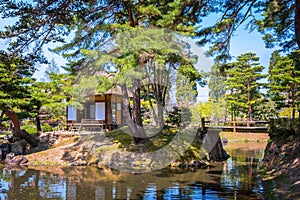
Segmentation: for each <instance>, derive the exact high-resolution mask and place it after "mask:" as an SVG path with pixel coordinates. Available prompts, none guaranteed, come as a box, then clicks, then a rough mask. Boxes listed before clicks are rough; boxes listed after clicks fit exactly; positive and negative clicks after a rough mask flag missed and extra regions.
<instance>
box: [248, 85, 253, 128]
mask: <svg viewBox="0 0 300 200" xmlns="http://www.w3.org/2000/svg"><path fill="white" fill-rule="evenodd" d="M247 88H248V117H249V121H250V122H252V106H251V89H250V81H249V80H248V81H247Z"/></svg>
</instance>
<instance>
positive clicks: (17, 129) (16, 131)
mask: <svg viewBox="0 0 300 200" xmlns="http://www.w3.org/2000/svg"><path fill="white" fill-rule="evenodd" d="M5 115H6V116H7V117H8V118H9V119H10V120H11V121H12V123H13V130H12V133H13V135H14V136H16V137H20V138H22V139H25V140H26V142H28V143H29V144H30V145H31V146H32V147H37V146H38V143H39V141H38V140H37V139H36V138H35V137H34V136H33V135H30V134H29V133H27V132H26V131H25V130H21V124H20V121H19V118H18V117H17V115H16V113H15V112H13V111H11V110H6V111H5Z"/></svg>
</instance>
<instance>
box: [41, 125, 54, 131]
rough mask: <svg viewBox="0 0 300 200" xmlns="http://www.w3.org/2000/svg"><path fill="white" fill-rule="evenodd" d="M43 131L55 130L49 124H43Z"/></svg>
mask: <svg viewBox="0 0 300 200" xmlns="http://www.w3.org/2000/svg"><path fill="white" fill-rule="evenodd" d="M42 131H43V132H50V131H53V128H52V127H51V126H50V125H49V124H43V125H42Z"/></svg>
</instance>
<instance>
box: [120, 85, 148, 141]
mask: <svg viewBox="0 0 300 200" xmlns="http://www.w3.org/2000/svg"><path fill="white" fill-rule="evenodd" d="M122 90H123V94H124V98H123V104H124V111H123V112H124V117H125V119H126V123H127V125H128V127H129V129H130V131H131V134H132V137H133V141H134V143H135V144H145V143H147V141H148V138H147V137H146V133H145V130H144V128H143V126H140V125H138V124H137V123H136V120H140V121H139V123H140V124H142V121H141V119H142V118H141V116H140V118H139V117H137V116H136V115H137V114H138V113H140V111H136V110H135V109H137V108H139V107H135V105H134V106H133V107H134V108H133V120H134V121H133V120H132V118H131V115H130V111H129V110H130V103H129V96H128V92H127V86H126V85H123V86H122ZM135 94H137V93H134V99H135V98H137V97H136V96H135ZM138 98H139V97H138Z"/></svg>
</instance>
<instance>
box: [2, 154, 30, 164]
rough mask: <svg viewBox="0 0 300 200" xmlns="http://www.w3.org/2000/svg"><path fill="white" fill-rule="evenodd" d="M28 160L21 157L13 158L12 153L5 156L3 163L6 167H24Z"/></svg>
mask: <svg viewBox="0 0 300 200" xmlns="http://www.w3.org/2000/svg"><path fill="white" fill-rule="evenodd" d="M27 162H28V159H27V158H26V157H25V156H23V155H18V156H15V154H14V153H9V154H7V156H6V158H5V163H6V164H8V165H25V164H26V163H27Z"/></svg>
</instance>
